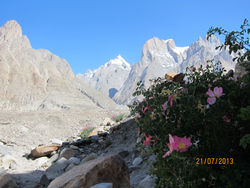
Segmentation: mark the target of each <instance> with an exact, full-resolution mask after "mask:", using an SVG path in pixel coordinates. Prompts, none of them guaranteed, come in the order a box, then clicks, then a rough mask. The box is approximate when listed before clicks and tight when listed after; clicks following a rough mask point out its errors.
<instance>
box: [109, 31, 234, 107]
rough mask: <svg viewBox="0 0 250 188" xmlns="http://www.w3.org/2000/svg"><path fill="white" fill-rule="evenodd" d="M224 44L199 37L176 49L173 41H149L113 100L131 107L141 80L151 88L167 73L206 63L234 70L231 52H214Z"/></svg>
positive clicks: (212, 39) (217, 40)
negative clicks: (152, 82)
mask: <svg viewBox="0 0 250 188" xmlns="http://www.w3.org/2000/svg"><path fill="white" fill-rule="evenodd" d="M220 44H221V43H220V41H219V39H218V38H217V37H215V36H212V37H211V38H210V39H209V40H207V39H206V37H205V39H201V38H199V40H198V41H196V42H194V43H193V44H192V45H190V46H188V47H176V45H175V42H174V40H173V39H169V40H160V39H159V38H157V37H155V38H153V39H150V40H148V41H147V42H146V43H145V45H144V46H143V49H142V57H141V61H140V62H138V63H136V64H134V65H133V66H132V68H131V71H130V73H129V76H128V78H127V80H126V81H125V82H124V84H123V86H122V88H121V89H120V90H119V91H118V92H117V93H116V95H115V96H114V97H113V99H114V100H115V101H116V102H117V103H118V104H129V103H131V102H132V101H133V100H135V98H134V97H132V94H133V92H134V91H135V89H136V84H137V82H139V81H142V82H143V83H144V85H145V87H146V88H147V87H149V85H150V82H149V80H150V79H153V78H158V77H164V75H165V74H166V73H168V74H172V73H180V72H185V71H186V67H190V66H195V67H199V66H200V65H203V66H204V65H206V62H207V60H212V59H214V61H215V62H216V61H221V63H222V66H223V67H225V68H226V70H230V69H233V70H234V66H235V64H234V62H233V61H232V59H233V56H231V55H229V53H228V50H224V49H223V50H222V51H219V50H215V47H216V46H219V45H220Z"/></svg>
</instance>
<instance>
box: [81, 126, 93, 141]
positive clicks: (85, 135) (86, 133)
mask: <svg viewBox="0 0 250 188" xmlns="http://www.w3.org/2000/svg"><path fill="white" fill-rule="evenodd" d="M93 130H94V127H90V126H87V127H84V128H83V129H82V130H81V133H80V137H81V138H82V139H86V138H88V137H89V135H90V133H91V132H92V131H93Z"/></svg>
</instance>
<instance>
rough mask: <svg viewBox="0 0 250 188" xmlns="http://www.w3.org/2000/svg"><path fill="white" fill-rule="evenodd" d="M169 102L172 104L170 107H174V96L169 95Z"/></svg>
mask: <svg viewBox="0 0 250 188" xmlns="http://www.w3.org/2000/svg"><path fill="white" fill-rule="evenodd" d="M168 101H169V102H170V106H173V95H169V97H168Z"/></svg>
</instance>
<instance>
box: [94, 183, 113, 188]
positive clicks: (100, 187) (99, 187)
mask: <svg viewBox="0 0 250 188" xmlns="http://www.w3.org/2000/svg"><path fill="white" fill-rule="evenodd" d="M90 188H113V184H112V183H99V184H96V185H94V186H91V187H90Z"/></svg>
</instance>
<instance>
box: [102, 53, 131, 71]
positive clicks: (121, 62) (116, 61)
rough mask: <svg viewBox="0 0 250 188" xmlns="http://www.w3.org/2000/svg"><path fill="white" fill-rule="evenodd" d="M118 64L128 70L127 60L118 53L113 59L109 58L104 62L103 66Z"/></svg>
mask: <svg viewBox="0 0 250 188" xmlns="http://www.w3.org/2000/svg"><path fill="white" fill-rule="evenodd" d="M112 65H114V66H120V68H123V69H125V70H130V69H131V67H130V64H128V62H127V61H126V60H125V59H123V57H122V56H121V55H118V56H117V57H116V58H115V59H111V60H109V61H108V62H107V63H105V64H104V67H109V66H112Z"/></svg>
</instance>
